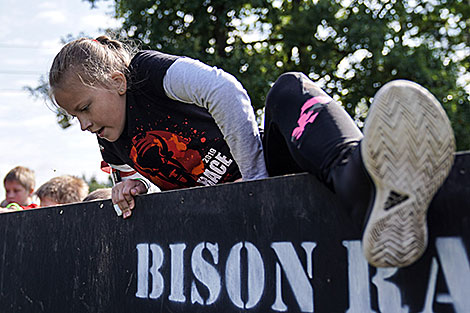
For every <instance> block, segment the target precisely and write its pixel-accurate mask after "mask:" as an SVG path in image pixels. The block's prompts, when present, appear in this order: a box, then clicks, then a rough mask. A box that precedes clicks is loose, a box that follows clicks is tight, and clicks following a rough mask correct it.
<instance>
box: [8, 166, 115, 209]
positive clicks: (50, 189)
mask: <svg viewBox="0 0 470 313" xmlns="http://www.w3.org/2000/svg"><path fill="white" fill-rule="evenodd" d="M3 185H4V188H5V199H4V200H3V201H2V202H1V203H0V213H6V212H12V211H20V210H30V209H36V208H39V207H50V206H56V205H62V204H70V203H77V202H83V201H92V200H97V199H100V200H105V199H111V188H100V189H96V190H94V191H92V192H89V186H88V184H87V183H86V182H85V181H84V180H83V179H82V178H79V177H76V176H72V175H62V176H57V177H53V178H51V179H50V180H48V181H47V182H45V183H44V184H42V185H41V186H39V188H37V189H35V188H36V177H35V174H34V171H33V170H32V169H30V168H27V167H24V166H16V167H14V168H13V169H11V170H10V171H9V172H8V173H7V174H6V176H5V178H4V179H3Z"/></svg>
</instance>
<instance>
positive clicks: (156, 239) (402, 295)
mask: <svg viewBox="0 0 470 313" xmlns="http://www.w3.org/2000/svg"><path fill="white" fill-rule="evenodd" d="M469 165H470V155H469V154H466V153H462V154H459V155H457V159H456V164H455V166H454V169H453V171H452V173H451V176H450V177H449V178H448V180H447V182H446V184H445V185H444V186H443V188H442V189H441V190H440V192H439V193H438V194H437V195H436V197H435V199H434V200H433V204H432V207H431V209H430V212H429V217H428V221H429V229H430V238H429V247H428V249H427V251H426V253H425V255H424V256H423V257H422V258H421V259H420V260H419V261H418V262H417V263H416V264H413V265H412V266H410V267H407V268H403V269H396V268H390V269H375V268H373V267H370V266H369V265H368V264H367V262H366V261H365V259H364V257H363V256H362V250H361V246H360V238H361V232H360V230H359V229H358V227H355V226H354V223H352V222H351V220H350V218H349V216H348V215H347V212H345V210H344V209H343V208H342V207H341V205H340V203H339V202H338V201H337V199H336V198H335V196H334V194H332V193H331V192H329V191H328V190H326V189H325V188H324V187H323V186H322V185H321V184H320V183H318V182H317V181H316V180H315V178H313V177H312V176H310V175H308V174H299V175H290V176H284V177H275V178H270V179H266V180H259V181H251V182H243V183H231V184H225V185H217V186H211V187H198V188H192V189H185V190H179V191H169V192H162V193H159V194H153V195H145V196H140V197H138V198H137V208H136V212H135V214H134V215H133V216H132V218H130V219H129V220H123V219H122V218H119V217H117V216H116V215H115V213H114V210H113V208H112V204H111V201H110V200H107V201H99V200H98V201H93V202H89V203H83V204H74V205H66V206H59V207H54V208H45V209H38V210H31V211H24V212H15V213H8V214H2V215H0V234H1V240H2V242H1V244H0V255H1V259H0V261H1V263H0V266H1V271H0V312H15V313H16V312H80V313H81V312H99V313H104V312H112V313H119V312H242V311H246V312H325V313H331V312H348V313H356V312H357V313H364V312H424V313H430V312H455V313H462V312H469V310H470V297H469V295H470V293H469V290H470V265H469V264H470V262H469V255H470V253H469V251H470V205H469V203H470V200H469V199H470V166H469Z"/></svg>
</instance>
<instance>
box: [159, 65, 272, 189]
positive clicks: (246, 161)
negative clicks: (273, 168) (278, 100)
mask: <svg viewBox="0 0 470 313" xmlns="http://www.w3.org/2000/svg"><path fill="white" fill-rule="evenodd" d="M163 88H164V89H165V92H166V94H167V96H168V97H169V98H171V99H173V100H178V101H181V102H185V103H193V104H196V105H198V106H200V107H203V108H206V109H207V110H208V111H209V113H210V114H211V115H212V117H213V118H214V120H215V122H216V124H217V126H218V127H219V129H220V130H221V132H222V134H223V136H224V139H225V141H226V142H227V144H228V146H229V148H230V152H231V153H232V155H233V157H234V159H235V161H236V162H237V165H238V167H239V169H240V172H241V174H242V177H243V179H244V180H251V179H259V178H264V177H267V176H268V174H267V171H266V165H265V163H264V156H263V148H262V143H261V138H260V134H259V130H258V125H257V123H256V118H255V114H254V112H253V108H252V106H251V102H250V98H249V97H248V94H247V92H246V91H245V90H244V88H243V86H242V85H241V84H240V82H238V81H237V80H236V78H235V77H233V76H232V75H230V74H228V73H226V72H224V71H222V70H221V69H218V68H216V67H210V66H208V65H206V64H204V63H202V62H200V61H197V60H194V59H190V58H179V59H178V60H176V61H175V62H174V63H173V64H172V65H171V66H170V67H169V68H168V70H167V73H166V75H165V77H164V78H163Z"/></svg>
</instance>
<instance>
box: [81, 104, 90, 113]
mask: <svg viewBox="0 0 470 313" xmlns="http://www.w3.org/2000/svg"><path fill="white" fill-rule="evenodd" d="M89 107H90V105H89V104H87V105H85V106H84V107H83V108H81V109H80V112H85V111H88V108H89Z"/></svg>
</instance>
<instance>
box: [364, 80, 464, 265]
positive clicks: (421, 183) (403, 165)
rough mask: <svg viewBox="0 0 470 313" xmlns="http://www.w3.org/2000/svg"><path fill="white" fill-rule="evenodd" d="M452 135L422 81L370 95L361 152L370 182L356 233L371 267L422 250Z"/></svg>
mask: <svg viewBox="0 0 470 313" xmlns="http://www.w3.org/2000/svg"><path fill="white" fill-rule="evenodd" d="M454 152H455V139H454V134H453V131H452V128H451V126H450V122H449V120H448V118H447V116H446V113H445V111H444V110H443V108H442V107H441V105H440V104H439V102H438V101H437V99H436V98H435V97H434V96H433V95H432V94H431V93H430V92H429V91H428V90H426V89H425V88H423V87H422V86H420V85H418V84H416V83H413V82H410V81H406V80H397V81H392V82H390V83H388V84H386V85H384V86H383V87H382V88H381V89H380V90H379V91H378V92H377V94H376V95H375V97H374V101H373V104H372V105H371V108H370V111H369V114H368V116H367V119H366V123H365V126H364V139H363V140H362V143H361V154H362V159H363V162H364V166H365V168H366V169H367V171H368V173H369V175H370V176H371V178H372V181H373V182H374V185H375V199H374V203H373V204H372V209H371V211H370V215H369V218H368V221H367V225H366V228H365V230H364V234H363V237H362V245H363V250H364V255H365V257H366V259H367V261H368V262H369V263H370V264H371V265H373V266H376V267H403V266H407V265H410V264H412V263H413V262H415V261H416V260H417V259H418V258H419V257H420V256H421V255H422V254H423V253H424V251H425V250H426V247H427V241H428V234H427V232H428V231H427V224H426V220H427V216H426V213H427V209H428V206H429V204H430V202H431V200H432V199H433V197H434V195H435V193H436V192H437V191H438V189H439V187H440V186H441V185H442V183H443V182H444V180H445V179H446V177H447V175H448V174H449V172H450V169H451V168H452V164H453V162H454Z"/></svg>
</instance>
